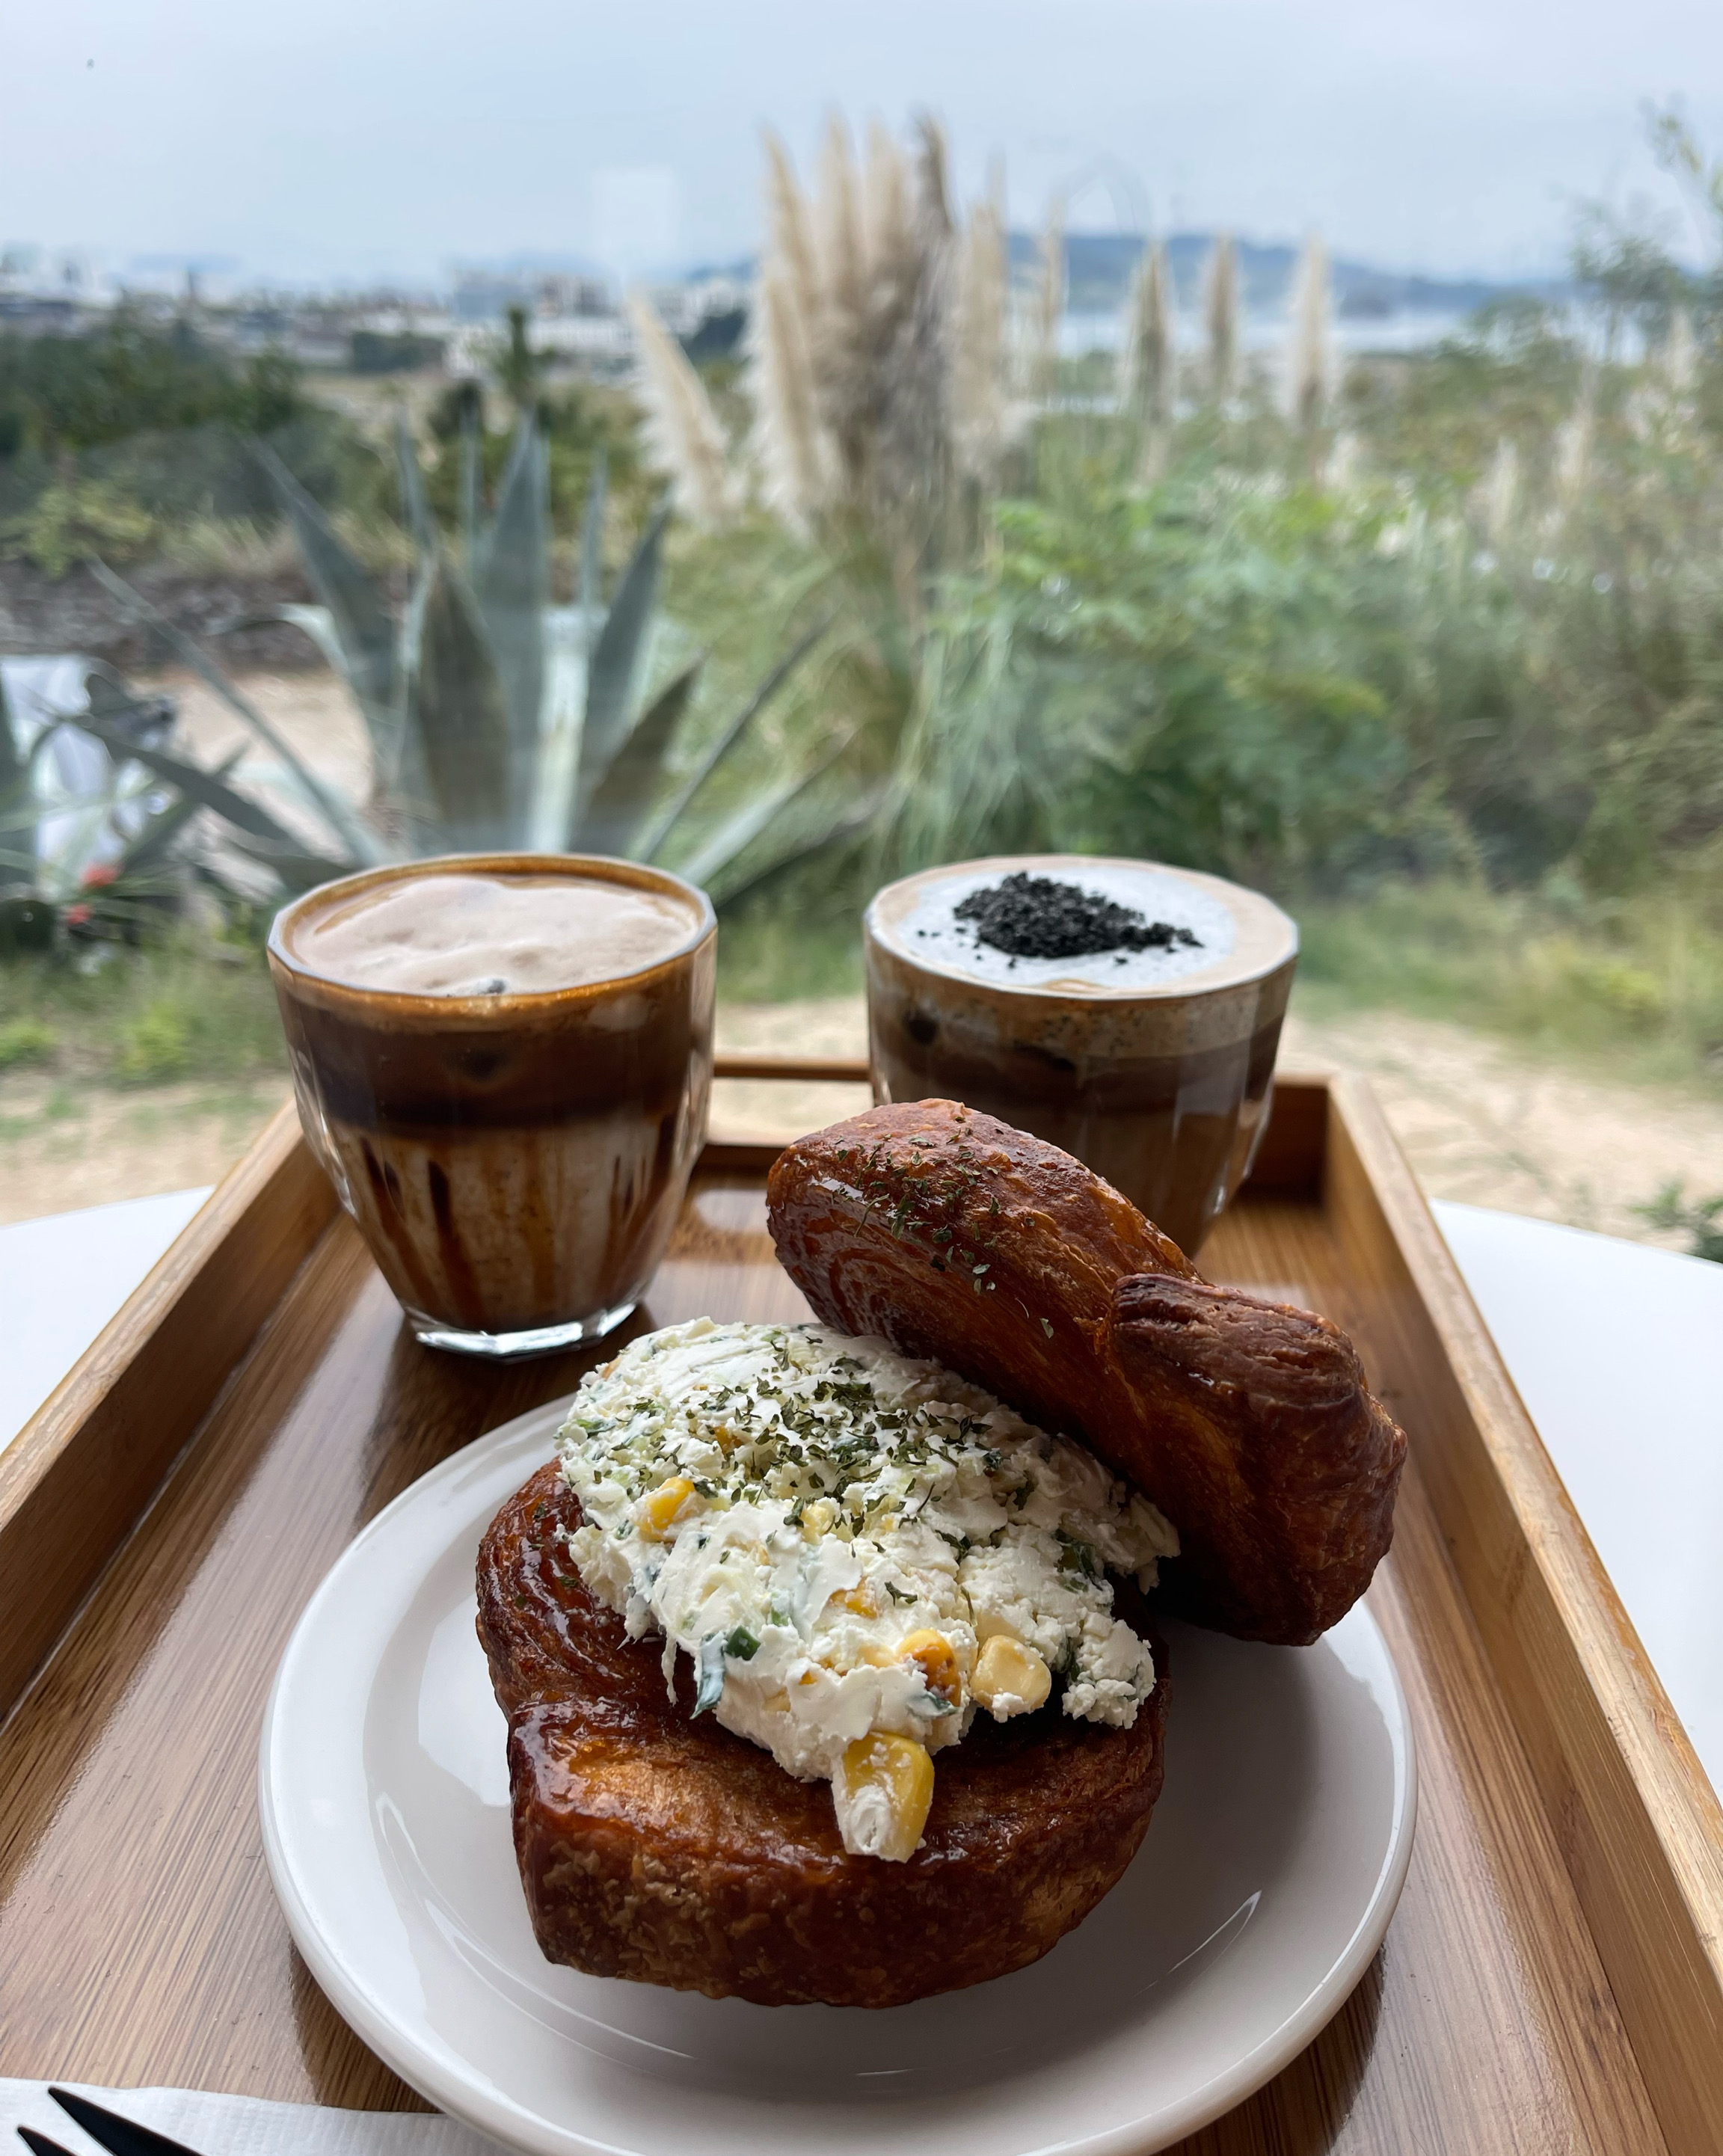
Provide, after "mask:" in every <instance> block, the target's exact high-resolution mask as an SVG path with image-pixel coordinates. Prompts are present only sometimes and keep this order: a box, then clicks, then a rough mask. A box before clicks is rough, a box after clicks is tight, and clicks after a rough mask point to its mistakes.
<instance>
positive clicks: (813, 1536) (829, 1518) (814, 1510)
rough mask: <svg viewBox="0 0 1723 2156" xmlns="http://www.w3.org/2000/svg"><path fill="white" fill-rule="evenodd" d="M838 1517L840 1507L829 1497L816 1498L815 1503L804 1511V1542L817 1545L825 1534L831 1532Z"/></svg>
mask: <svg viewBox="0 0 1723 2156" xmlns="http://www.w3.org/2000/svg"><path fill="white" fill-rule="evenodd" d="M837 1517H838V1507H836V1506H835V1505H834V1504H833V1502H832V1501H831V1499H830V1498H829V1497H816V1498H815V1499H814V1501H813V1503H812V1504H811V1505H808V1506H807V1507H804V1508H803V1514H802V1539H803V1542H805V1543H817V1542H818V1540H819V1538H820V1537H821V1536H822V1535H823V1534H825V1533H827V1532H828V1531H829V1529H830V1527H831V1525H832V1522H833V1520H835V1519H836V1518H837Z"/></svg>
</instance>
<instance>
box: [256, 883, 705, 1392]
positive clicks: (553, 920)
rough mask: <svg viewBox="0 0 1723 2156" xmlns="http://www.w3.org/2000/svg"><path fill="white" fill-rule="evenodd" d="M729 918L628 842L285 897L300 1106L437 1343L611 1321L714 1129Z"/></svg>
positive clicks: (373, 1244)
mask: <svg viewBox="0 0 1723 2156" xmlns="http://www.w3.org/2000/svg"><path fill="white" fill-rule="evenodd" d="M716 937H717V929H716V925H715V921H714V919H713V915H712V909H711V905H710V901H708V900H707V898H706V897H705V894H704V893H703V892H700V891H695V889H693V888H692V886H691V885H687V884H685V883H682V882H680V881H679V880H678V879H677V878H675V877H674V876H670V875H665V874H664V872H663V871H662V870H657V869H649V868H645V867H641V866H638V865H636V864H634V863H633V862H628V861H613V860H593V859H582V858H579V857H577V856H560V855H557V856H552V855H507V854H505V855H460V856H454V857H451V858H449V859H445V860H431V861H417V862H412V863H407V864H403V865H399V866H393V867H389V868H384V869H378V870H372V871H371V872H369V873H367V874H366V875H357V876H351V877H348V878H346V880H343V881H341V882H339V883H333V884H327V885H324V887H323V888H322V889H321V890H320V891H312V892H311V893H310V894H309V896H306V897H305V898H301V899H300V900H297V901H295V903H294V904H293V905H291V906H288V907H287V908H286V909H285V911H283V912H282V913H281V914H280V915H279V917H278V918H277V920H276V922H275V926H274V930H273V932H272V933H271V935H270V937H269V966H270V970H271V972H272V973H273V974H274V980H275V989H276V994H277V996H278V998H279V1001H280V1005H281V1015H282V1019H283V1022H284V1024H285V1027H286V1030H287V1039H288V1045H289V1048H290V1051H291V1055H292V1062H293V1077H294V1088H295V1093H296V1094H297V1096H298V1100H299V1110H300V1121H301V1122H302V1123H303V1124H304V1126H305V1136H306V1137H307V1138H308V1139H309V1140H310V1144H311V1146H312V1147H313V1149H314V1150H315V1152H316V1153H317V1155H318V1158H320V1160H321V1161H322V1163H323V1164H324V1166H325V1167H326V1168H327V1169H328V1171H329V1173H330V1176H331V1178H332V1180H333V1181H334V1183H335V1186H336V1190H337V1191H338V1192H339V1193H340V1195H341V1203H342V1204H343V1205H345V1206H346V1209H347V1210H348V1212H349V1213H351V1214H352V1216H353V1218H354V1219H355V1220H356V1222H357V1223H358V1225H359V1227H360V1229H361V1230H362V1233H363V1235H364V1237H365V1240H366V1241H367V1244H368V1245H370V1248H371V1251H372V1255H373V1256H374V1257H375V1258H376V1260H377V1264H378V1265H379V1266H380V1267H381V1268H382V1273H383V1275H384V1277H385V1278H386V1279H387V1281H388V1283H389V1285H390V1286H391V1287H392V1288H393V1290H394V1291H395V1293H396V1294H397V1296H398V1297H399V1298H400V1301H401V1303H402V1306H403V1308H404V1310H405V1311H406V1312H407V1315H408V1319H409V1320H410V1321H411V1322H412V1325H413V1330H414V1331H415V1332H417V1333H418V1337H420V1339H422V1340H424V1341H427V1342H430V1343H431V1344H433V1345H434V1346H438V1347H453V1348H458V1349H464V1350H465V1351H467V1352H469V1353H483V1354H498V1355H509V1354H528V1353H543V1352H545V1351H546V1350H548V1349H550V1348H552V1347H565V1346H568V1345H570V1344H572V1343H573V1342H577V1341H581V1340H588V1339H596V1338H597V1337H600V1336H601V1335H602V1334H603V1333H604V1332H608V1331H609V1330H610V1328H611V1327H613V1326H614V1325H617V1324H618V1323H619V1322H621V1321H622V1319H623V1318H624V1317H626V1316H627V1315H628V1312H629V1311H630V1310H631V1309H632V1308H633V1305H634V1304H635V1302H636V1301H638V1298H639V1296H641V1294H642V1293H643V1291H644V1289H645V1286H646V1284H647V1282H648V1281H649V1279H650V1278H651V1276H652V1273H653V1271H654V1268H655V1267H656V1266H657V1265H658V1262H659V1259H660V1258H661V1257H662V1256H663V1255H664V1248H665V1245H667V1243H668V1242H669V1236H670V1231H671V1229H672V1228H673V1227H674V1224H675V1219H676V1215H677V1212H678V1209H679V1207H680V1204H681V1202H682V1195H683V1192H684V1190H685V1187H686V1184H687V1181H688V1175H689V1171H690V1168H692V1166H693V1164H694V1161H695V1156H696V1154H697V1153H698V1152H699V1151H700V1145H701V1143H702V1142H703V1141H704V1138H705V1124H706V1109H707V1103H708V1099H709V1096H710V1087H711V1075H712V1002H713V994H714V990H715V978H716Z"/></svg>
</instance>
